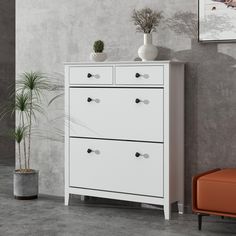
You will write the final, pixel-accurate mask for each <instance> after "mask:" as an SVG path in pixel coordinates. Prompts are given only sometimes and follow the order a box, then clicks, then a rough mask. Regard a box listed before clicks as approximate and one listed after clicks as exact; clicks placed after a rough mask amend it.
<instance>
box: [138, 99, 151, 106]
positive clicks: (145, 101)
mask: <svg viewBox="0 0 236 236" xmlns="http://www.w3.org/2000/svg"><path fill="white" fill-rule="evenodd" d="M141 102H142V103H144V104H146V105H147V104H149V101H148V100H147V99H145V100H141V99H139V98H136V99H135V103H137V104H138V103H141Z"/></svg>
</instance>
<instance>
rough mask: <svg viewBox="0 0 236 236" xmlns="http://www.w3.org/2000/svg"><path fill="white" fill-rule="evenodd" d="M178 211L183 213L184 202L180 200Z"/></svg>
mask: <svg viewBox="0 0 236 236" xmlns="http://www.w3.org/2000/svg"><path fill="white" fill-rule="evenodd" d="M178 211H179V214H184V204H183V203H181V202H178Z"/></svg>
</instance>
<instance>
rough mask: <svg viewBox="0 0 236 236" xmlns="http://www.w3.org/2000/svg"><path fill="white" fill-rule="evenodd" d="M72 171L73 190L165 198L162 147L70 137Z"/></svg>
mask: <svg viewBox="0 0 236 236" xmlns="http://www.w3.org/2000/svg"><path fill="white" fill-rule="evenodd" d="M69 168H70V177H69V178H70V186H71V187H78V188H87V189H95V190H103V191H113V192H121V193H130V194H138V195H146V196H154V197H163V180H164V179H163V144H158V143H142V142H140V143H139V142H124V141H109V140H94V139H80V138H70V162H69ZM153 181H154V183H155V184H154V185H153Z"/></svg>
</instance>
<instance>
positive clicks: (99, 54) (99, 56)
mask: <svg viewBox="0 0 236 236" xmlns="http://www.w3.org/2000/svg"><path fill="white" fill-rule="evenodd" d="M103 50H104V42H103V41H102V40H97V41H95V42H94V44H93V51H94V52H92V53H91V54H90V59H91V60H93V61H96V62H102V61H105V60H106V59H107V54H106V53H105V52H103Z"/></svg>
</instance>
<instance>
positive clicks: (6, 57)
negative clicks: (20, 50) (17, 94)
mask: <svg viewBox="0 0 236 236" xmlns="http://www.w3.org/2000/svg"><path fill="white" fill-rule="evenodd" d="M0 32H1V33H0V106H2V105H3V104H5V103H6V102H7V100H8V98H9V96H8V92H7V89H8V87H9V86H10V85H14V83H15V0H1V1H0ZM14 126H15V120H14V117H11V118H9V117H7V118H6V119H4V120H1V121H0V164H11V165H14V160H15V151H14V149H15V144H14V141H13V140H11V139H10V138H9V135H8V131H9V129H14Z"/></svg>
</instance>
